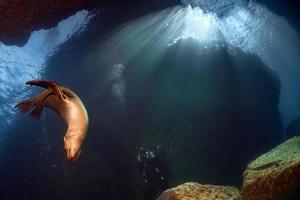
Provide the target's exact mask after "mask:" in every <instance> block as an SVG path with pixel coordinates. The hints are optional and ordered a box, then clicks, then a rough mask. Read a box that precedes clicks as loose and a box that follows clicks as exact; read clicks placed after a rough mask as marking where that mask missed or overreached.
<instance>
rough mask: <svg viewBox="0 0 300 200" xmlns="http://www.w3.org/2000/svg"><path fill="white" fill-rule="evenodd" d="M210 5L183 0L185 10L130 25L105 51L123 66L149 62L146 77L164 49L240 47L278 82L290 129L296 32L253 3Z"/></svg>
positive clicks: (296, 98) (298, 98) (294, 108)
mask: <svg viewBox="0 0 300 200" xmlns="http://www.w3.org/2000/svg"><path fill="white" fill-rule="evenodd" d="M209 2H210V1H183V4H185V6H176V7H173V8H168V9H166V10H163V11H160V12H157V13H153V14H150V15H147V16H145V17H143V18H140V19H138V20H136V21H132V22H129V23H127V24H125V25H123V26H121V27H119V28H118V29H117V30H115V32H114V33H113V34H112V36H111V37H110V38H109V39H108V40H107V41H106V45H104V49H107V48H109V47H110V49H111V51H110V53H111V54H114V56H116V55H117V57H118V58H119V60H120V61H121V62H122V63H123V64H124V66H126V65H127V63H128V62H130V61H131V60H132V59H134V58H137V57H139V58H140V59H143V58H147V63H144V64H143V70H144V72H145V73H147V70H153V68H155V63H156V62H158V61H159V60H160V58H161V57H162V56H163V54H164V52H165V50H166V48H168V47H169V46H171V45H174V44H176V43H177V42H178V41H180V40H185V39H191V38H192V39H194V40H195V41H197V42H198V43H200V44H201V46H202V47H203V48H217V47H219V46H224V45H225V46H227V47H228V49H229V50H230V49H232V47H234V48H236V47H237V48H239V49H241V50H242V51H243V52H245V53H251V54H255V55H257V56H259V57H260V58H261V59H262V61H263V62H264V63H265V64H266V65H268V66H269V67H270V68H271V69H272V70H274V71H275V72H276V73H277V74H278V76H279V78H280V81H281V84H282V88H281V97H280V104H279V109H280V111H281V114H282V119H283V122H284V125H285V126H287V125H288V123H289V122H290V121H291V120H292V119H294V118H296V117H297V116H299V115H300V104H299V103H298V102H300V95H299V92H297V88H299V86H300V81H298V78H297V77H296V74H300V67H299V64H298V63H299V62H298V61H299V58H298V57H297V55H299V53H300V49H299V47H298V46H299V45H298V44H300V42H299V41H300V40H299V36H298V34H297V33H296V32H295V31H294V30H293V28H292V27H291V26H290V25H289V24H288V22H287V21H286V20H285V19H284V18H283V17H279V16H277V15H275V14H273V13H272V12H270V11H269V10H268V9H267V8H266V7H264V6H262V5H259V4H256V3H255V2H252V1H229V0H228V1H222V2H223V6H221V7H220V6H219V7H215V6H214V5H216V4H213V3H209ZM225 8H226V14H225V12H223V11H224V9H225ZM220 10H221V11H222V14H220V12H221V11H220ZM283 27H284V28H283ZM111 47H113V49H112V48H111ZM101 52H103V51H101ZM199 53H201V49H199ZM233 57H234V55H233Z"/></svg>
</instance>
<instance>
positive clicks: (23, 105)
mask: <svg viewBox="0 0 300 200" xmlns="http://www.w3.org/2000/svg"><path fill="white" fill-rule="evenodd" d="M33 106H34V104H33V100H32V99H27V100H25V101H22V102H20V103H18V104H17V105H16V106H15V108H17V109H19V110H20V111H21V112H22V113H26V112H27V111H29V110H30V109H31V108H32V107H33Z"/></svg>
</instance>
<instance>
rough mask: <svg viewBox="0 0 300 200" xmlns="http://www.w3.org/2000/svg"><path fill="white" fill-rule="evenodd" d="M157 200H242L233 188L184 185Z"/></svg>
mask: <svg viewBox="0 0 300 200" xmlns="http://www.w3.org/2000/svg"><path fill="white" fill-rule="evenodd" d="M157 200H242V196H241V195H240V193H239V191H238V189H237V188H235V187H231V186H215V185H201V184H199V183H193V182H191V183H185V184H182V185H179V186H177V187H175V188H171V189H168V190H166V191H165V192H163V193H162V194H161V195H160V196H159V197H158V199H157Z"/></svg>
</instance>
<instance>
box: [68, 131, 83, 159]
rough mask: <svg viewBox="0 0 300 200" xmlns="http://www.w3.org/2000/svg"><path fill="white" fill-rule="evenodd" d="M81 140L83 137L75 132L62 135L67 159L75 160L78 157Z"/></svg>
mask: <svg viewBox="0 0 300 200" xmlns="http://www.w3.org/2000/svg"><path fill="white" fill-rule="evenodd" d="M82 141H83V139H82V138H80V137H78V136H77V135H76V134H74V135H73V134H70V135H69V134H67V135H66V136H65V137H64V143H65V150H66V153H67V159H68V160H69V161H76V160H77V159H78V157H79V154H80V152H81V144H82Z"/></svg>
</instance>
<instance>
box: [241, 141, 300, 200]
mask: <svg viewBox="0 0 300 200" xmlns="http://www.w3.org/2000/svg"><path fill="white" fill-rule="evenodd" d="M299 193H300V137H293V138H291V139H289V140H288V141H286V142H284V143H283V144H281V145H279V146H277V147H276V148H274V149H273V150H271V151H270V152H268V153H266V154H263V155H262V156H260V157H258V158H257V159H256V160H255V161H253V162H252V163H250V164H249V165H248V167H247V169H246V171H245V172H244V182H243V187H242V194H243V196H244V198H245V199H247V200H257V199H259V200H274V199H276V200H287V199H298V198H297V197H299ZM296 196H297V197H296Z"/></svg>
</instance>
